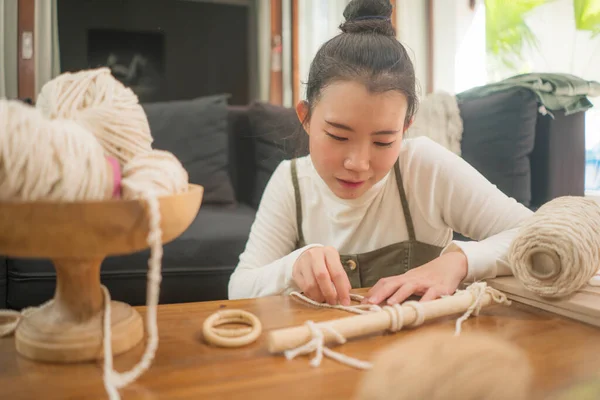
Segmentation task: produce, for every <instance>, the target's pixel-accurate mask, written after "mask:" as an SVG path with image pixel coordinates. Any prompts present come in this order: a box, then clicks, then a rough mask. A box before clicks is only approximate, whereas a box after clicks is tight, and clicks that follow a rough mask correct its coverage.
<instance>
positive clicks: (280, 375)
mask: <svg viewBox="0 0 600 400" xmlns="http://www.w3.org/2000/svg"><path fill="white" fill-rule="evenodd" d="M223 308H241V309H245V310H248V311H250V312H253V313H255V314H256V315H257V316H258V317H259V318H260V320H261V321H262V323H263V325H264V328H265V330H269V329H277V328H282V327H289V326H296V325H300V324H302V323H304V322H305V321H306V320H308V319H312V320H314V321H321V320H326V319H332V318H338V317H347V316H348V313H346V312H343V311H339V310H325V309H314V308H311V307H308V306H306V305H304V304H300V303H298V302H297V301H296V300H294V299H292V298H288V297H268V298H261V299H254V300H240V301H214V302H205V303H193V304H173V305H162V306H160V307H159V312H158V326H159V334H160V344H159V347H158V351H157V354H156V358H155V360H154V363H153V364H152V366H151V368H150V369H149V370H148V371H147V372H146V373H145V374H144V375H142V376H141V377H140V379H139V380H138V381H136V382H134V383H133V384H131V385H130V386H128V387H127V388H125V389H123V390H121V391H120V393H121V396H122V399H123V400H129V399H211V400H213V399H233V400H235V399H244V400H248V399H260V400H268V399H276V400H279V399H284V398H285V399H351V398H352V395H353V393H354V390H355V388H356V386H357V384H358V382H359V379H360V378H361V377H362V376H363V374H364V371H360V370H356V369H353V368H350V367H347V366H344V365H341V364H339V363H337V362H335V361H332V360H330V359H324V360H323V363H322V364H321V366H320V367H318V368H313V367H311V366H309V364H308V361H309V358H308V357H306V356H304V357H300V358H297V359H294V360H291V361H288V360H286V359H285V358H284V357H283V356H281V355H271V354H269V353H268V351H267V349H266V342H265V340H264V337H265V336H264V333H263V336H262V337H261V338H260V339H259V340H258V341H257V342H256V343H254V344H252V345H250V346H248V347H245V348H239V349H221V348H213V347H210V346H208V345H206V344H205V343H204V342H203V339H202V333H201V332H202V322H203V321H204V319H205V318H207V317H208V316H209V315H210V314H211V313H213V312H215V311H217V310H220V309H223ZM138 309H139V310H140V312H141V313H142V314H143V313H144V312H145V308H143V307H140V308H138ZM455 320H456V317H452V318H443V319H438V320H435V322H433V321H432V322H429V323H426V324H425V325H423V326H421V327H419V328H417V329H413V330H405V331H401V332H399V333H397V334H393V335H392V334H386V335H381V336H372V337H368V338H364V339H361V340H353V341H350V342H348V343H347V344H345V345H343V346H341V347H337V348H336V350H338V351H340V352H343V353H346V354H348V355H351V356H353V357H357V358H360V359H362V360H369V359H370V357H371V355H372V354H373V352H374V351H376V350H378V349H381V348H382V347H383V346H386V345H388V344H390V343H391V342H393V341H395V340H399V339H402V338H403V337H406V335H413V334H415V335H416V334H419V333H421V332H424V331H426V330H429V329H447V330H448V333H449V334H452V332H453V329H454V322H455ZM468 331H485V332H492V333H494V334H496V335H498V336H500V337H503V338H506V339H508V340H510V341H513V342H515V343H517V344H518V345H520V346H521V347H523V348H524V349H525V350H526V351H527V353H528V354H529V355H530V356H531V359H532V362H533V364H534V367H535V378H534V385H535V395H536V396H538V397H536V398H540V399H547V398H548V397H547V396H548V395H550V394H552V393H555V392H556V391H558V390H560V389H563V388H566V387H568V386H570V385H574V384H578V383H580V382H585V381H586V380H589V379H590V378H593V377H594V376H596V377H598V376H600V375H599V374H600V356H599V354H600V329H597V328H594V327H591V326H588V325H584V324H581V323H578V322H575V321H571V320H568V319H566V318H563V317H559V316H556V315H553V314H549V313H547V312H544V311H539V310H536V309H532V308H530V307H528V306H524V305H520V304H518V303H513V304H512V305H511V306H510V307H506V306H492V307H489V308H487V309H485V310H483V311H482V312H481V314H480V315H479V317H472V318H470V319H469V320H467V321H466V322H465V323H464V324H463V332H468ZM142 352H143V346H142V345H139V346H138V347H136V348H135V349H133V350H131V351H130V352H129V353H127V354H124V355H122V356H119V357H116V358H115V368H116V369H117V370H118V371H124V370H128V369H129V368H131V367H132V366H133V365H134V364H135V363H136V362H137V361H138V360H139V359H140V356H141V354H142ZM79 398H82V399H83V398H86V399H106V398H108V397H107V395H106V393H105V390H104V386H103V382H102V363H101V362H97V363H87V364H77V365H53V364H42V363H36V362H32V361H29V360H27V359H24V358H23V357H21V356H19V355H18V354H17V353H16V351H15V349H14V338H13V337H9V338H3V339H0V399H11V400H16V399H45V400H50V399H79Z"/></svg>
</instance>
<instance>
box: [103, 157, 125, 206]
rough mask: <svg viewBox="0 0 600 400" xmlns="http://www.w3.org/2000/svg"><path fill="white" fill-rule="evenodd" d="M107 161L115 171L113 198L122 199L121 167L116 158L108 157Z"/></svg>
mask: <svg viewBox="0 0 600 400" xmlns="http://www.w3.org/2000/svg"><path fill="white" fill-rule="evenodd" d="M106 160H107V161H108V163H109V164H110V165H111V166H112V171H113V193H112V197H113V198H115V199H118V198H120V197H121V179H122V175H121V166H120V165H119V161H118V160H117V159H116V158H115V157H111V156H106Z"/></svg>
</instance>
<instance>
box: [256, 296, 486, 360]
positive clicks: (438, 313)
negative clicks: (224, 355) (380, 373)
mask: <svg viewBox="0 0 600 400" xmlns="http://www.w3.org/2000/svg"><path fill="white" fill-rule="evenodd" d="M473 301H474V298H473V295H472V294H470V293H464V294H459V295H454V296H449V297H443V298H441V299H438V300H434V301H429V302H423V303H420V304H421V306H422V308H423V313H424V317H425V321H428V320H431V319H434V318H439V317H442V316H448V315H453V314H457V313H464V312H465V311H467V309H468V308H469V307H470V306H471V304H472V303H473ZM491 303H492V296H491V295H490V294H489V293H485V294H484V295H483V298H482V300H481V307H486V306H488V305H490V304H491ZM402 310H403V312H404V326H407V325H410V324H412V323H414V322H415V320H416V319H417V313H416V311H415V310H414V308H413V307H411V306H407V305H403V306H402ZM323 323H326V324H328V325H329V326H331V327H332V328H333V329H335V330H336V331H337V332H339V333H340V334H341V335H342V336H344V337H345V338H346V339H352V338H355V337H359V336H365V335H370V334H374V333H381V332H385V331H386V330H388V329H390V327H391V318H390V315H389V313H388V312H386V311H383V310H382V311H379V312H372V313H367V314H359V315H355V316H350V317H344V318H338V319H334V320H330V321H325V322H321V323H320V324H323ZM317 325H319V324H317ZM323 336H324V339H325V343H329V342H332V341H335V336H333V335H332V334H331V333H330V332H328V331H327V330H324V332H323ZM311 338H312V335H311V332H310V329H309V328H308V327H307V326H306V325H301V326H296V327H293V328H283V329H277V330H274V331H271V332H269V334H268V336H267V345H268V349H269V352H270V353H272V354H273V353H280V352H283V351H285V350H290V349H293V348H296V347H298V346H301V345H303V344H305V343H306V342H308V341H309V340H311Z"/></svg>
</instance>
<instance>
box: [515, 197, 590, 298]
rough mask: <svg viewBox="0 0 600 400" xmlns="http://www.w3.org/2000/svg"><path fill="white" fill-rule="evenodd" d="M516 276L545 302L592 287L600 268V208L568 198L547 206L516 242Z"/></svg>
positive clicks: (518, 236)
mask: <svg viewBox="0 0 600 400" xmlns="http://www.w3.org/2000/svg"><path fill="white" fill-rule="evenodd" d="M508 260H509V263H510V265H511V268H512V270H513V274H514V276H515V277H516V278H517V279H519V281H520V282H522V283H523V285H524V286H525V287H526V288H527V289H528V290H530V291H532V292H534V293H536V294H538V295H540V296H543V297H564V296H567V295H570V294H572V293H574V292H576V291H578V290H580V289H581V288H582V287H584V286H585V285H587V284H588V282H589V281H590V279H591V278H592V277H593V276H594V275H595V274H596V272H597V271H598V269H599V268H600V204H598V203H597V202H596V201H594V200H591V199H589V198H586V197H577V196H564V197H559V198H556V199H553V200H551V201H549V202H548V203H545V204H544V205H542V206H541V207H540V208H539V209H538V210H537V211H536V212H535V213H534V214H533V215H532V216H531V217H530V218H529V219H528V220H526V221H525V222H524V224H523V226H522V227H521V228H520V229H519V233H518V234H517V236H516V237H515V239H514V240H513V242H512V244H511V246H510V248H509V255H508Z"/></svg>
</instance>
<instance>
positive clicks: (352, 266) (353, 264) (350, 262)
mask: <svg viewBox="0 0 600 400" xmlns="http://www.w3.org/2000/svg"><path fill="white" fill-rule="evenodd" d="M346 265H347V266H348V268H350V270H351V271H354V270H355V269H356V262H355V261H354V260H348V262H347V263H346Z"/></svg>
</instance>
